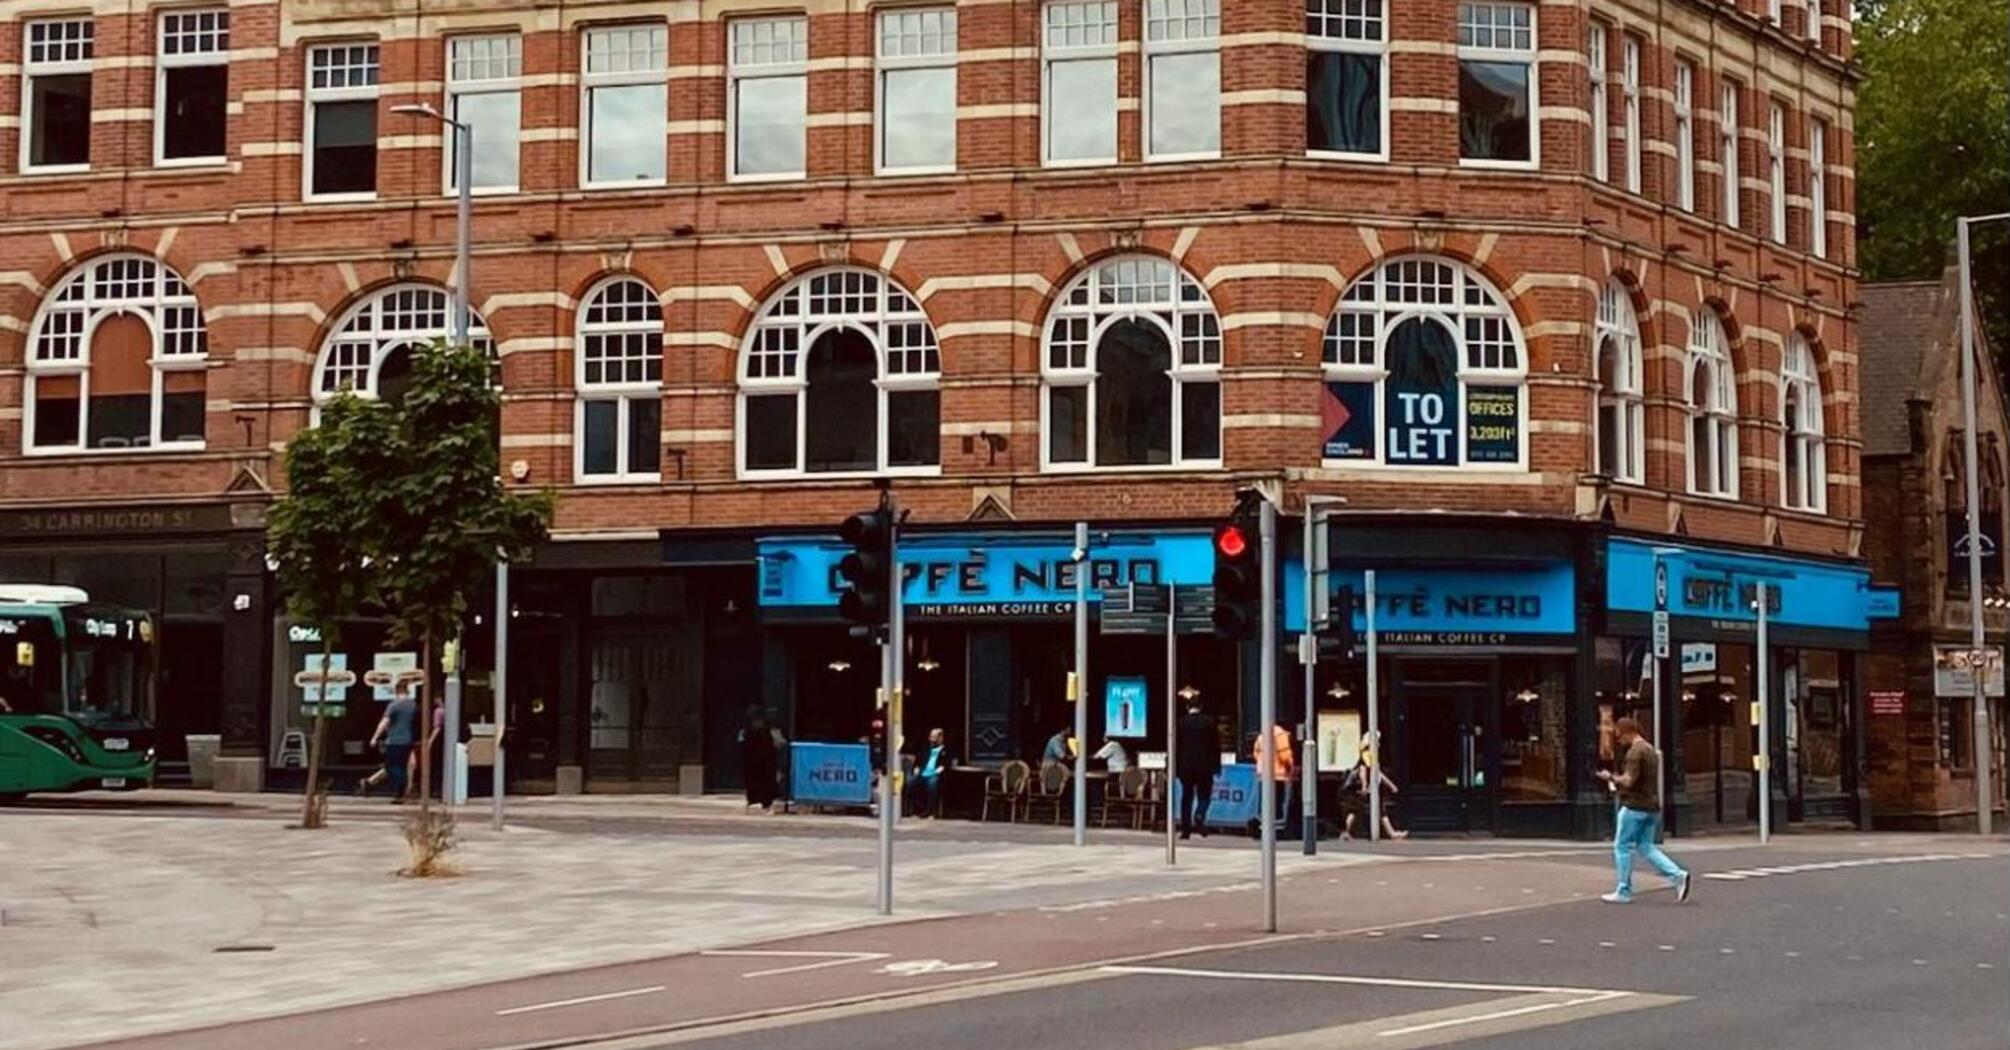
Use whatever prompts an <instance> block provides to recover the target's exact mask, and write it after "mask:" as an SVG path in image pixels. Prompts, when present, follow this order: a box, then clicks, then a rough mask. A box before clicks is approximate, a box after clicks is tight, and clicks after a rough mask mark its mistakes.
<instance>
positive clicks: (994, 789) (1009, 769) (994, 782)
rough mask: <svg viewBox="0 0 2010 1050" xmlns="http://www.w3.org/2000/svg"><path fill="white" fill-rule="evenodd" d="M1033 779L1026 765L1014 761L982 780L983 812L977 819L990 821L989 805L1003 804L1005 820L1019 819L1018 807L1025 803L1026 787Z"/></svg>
mask: <svg viewBox="0 0 2010 1050" xmlns="http://www.w3.org/2000/svg"><path fill="white" fill-rule="evenodd" d="M1032 779H1033V770H1032V768H1031V767H1029V766H1027V765H1026V763H1024V762H1021V761H1018V760H1017V759H1014V760H1013V761H1010V762H1007V763H1005V764H1004V765H1002V766H999V767H998V772H996V773H993V774H991V775H990V776H988V777H985V778H984V812H983V815H982V816H980V817H979V818H978V819H980V820H990V819H991V803H993V802H1002V803H1004V804H1005V819H1006V820H1007V821H1016V820H1018V819H1019V807H1020V806H1021V805H1024V804H1025V803H1026V785H1027V784H1028V783H1029V782H1030V781H1031V780H1032Z"/></svg>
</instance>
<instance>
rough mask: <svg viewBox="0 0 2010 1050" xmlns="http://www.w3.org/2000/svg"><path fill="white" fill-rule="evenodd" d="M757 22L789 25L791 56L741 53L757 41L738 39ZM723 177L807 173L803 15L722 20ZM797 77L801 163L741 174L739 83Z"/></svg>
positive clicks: (766, 178)
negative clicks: (795, 168) (755, 57)
mask: <svg viewBox="0 0 2010 1050" xmlns="http://www.w3.org/2000/svg"><path fill="white" fill-rule="evenodd" d="M760 25H772V26H775V27H776V28H780V27H782V26H788V27H790V30H791V33H792V34H793V35H792V37H791V39H790V40H789V41H788V47H789V49H790V51H791V52H792V57H785V58H782V59H780V60H772V59H770V60H766V61H750V60H748V59H746V58H744V57H743V53H744V52H743V49H751V48H753V47H755V46H757V45H755V44H753V43H752V42H745V41H742V40H740V39H739V38H740V36H741V35H742V34H743V33H744V32H751V31H752V30H753V29H754V28H755V27H757V26H760ZM726 34H727V37H726V181H727V182H794V181H798V180H801V179H803V178H805V177H807V176H808V174H809V163H810V121H809V117H810V114H809V89H808V85H809V75H810V59H809V47H810V43H809V41H810V20H809V19H808V18H807V17H805V16H803V15H776V16H771V17H761V18H735V19H733V20H731V21H729V22H728V23H727V24H726ZM785 77H800V78H802V80H803V84H804V90H803V128H802V132H803V167H802V169H801V170H798V171H780V172H756V173H752V174H742V173H741V171H740V170H739V169H740V158H739V141H740V85H741V84H742V83H745V82H747V81H749V80H768V79H782V78H785Z"/></svg>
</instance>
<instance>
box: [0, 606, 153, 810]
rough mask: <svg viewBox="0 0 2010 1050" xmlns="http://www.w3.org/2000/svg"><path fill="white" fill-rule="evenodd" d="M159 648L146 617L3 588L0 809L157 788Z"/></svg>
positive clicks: (0, 612) (0, 617)
mask: <svg viewBox="0 0 2010 1050" xmlns="http://www.w3.org/2000/svg"><path fill="white" fill-rule="evenodd" d="M153 648H154V625H153V620H152V619H151V618H150V617H148V615H147V614H146V613H144V612H141V611H139V610H135V609H125V608H120V607H118V606H113V605H104V604H100V603H96V602H93V601H91V600H90V597H89V596H88V595H86V594H85V593H84V592H83V591H81V590H78V589H77V588H75V587H54V586H43V585H27V584H0V801H9V802H11V801H18V800H19V799H20V798H21V797H22V796H24V795H26V794H28V793H30V792H54V791H85V790H91V789H100V788H104V789H112V790H127V791H131V790H137V789H139V788H143V787H147V786H148V785H150V784H152V783H153V779H154V740H153V726H152V725H151V724H150V723H149V722H148V721H147V715H148V714H149V713H150V712H151V711H152V710H153V696H152V688H153V685H152V683H153V674H152V662H153Z"/></svg>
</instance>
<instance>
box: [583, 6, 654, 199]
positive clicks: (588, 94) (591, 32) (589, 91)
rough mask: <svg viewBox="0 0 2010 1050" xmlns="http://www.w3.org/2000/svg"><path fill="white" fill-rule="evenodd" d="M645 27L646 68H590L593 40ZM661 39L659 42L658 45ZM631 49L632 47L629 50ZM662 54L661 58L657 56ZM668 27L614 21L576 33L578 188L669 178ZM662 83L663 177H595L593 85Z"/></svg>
mask: <svg viewBox="0 0 2010 1050" xmlns="http://www.w3.org/2000/svg"><path fill="white" fill-rule="evenodd" d="M638 30H640V31H644V32H647V33H648V34H649V38H648V47H647V51H646V52H645V53H646V55H647V57H648V61H649V62H650V63H651V64H650V65H648V66H647V67H646V68H629V69H622V70H612V71H607V70H602V71H595V70H594V69H593V58H592V54H593V40H594V39H595V38H596V37H600V36H603V35H610V34H615V33H633V32H636V31H638ZM659 42H660V45H659ZM628 53H632V51H630V52H628ZM659 55H660V56H661V57H660V59H659V58H658V56H659ZM669 83H670V27H669V26H667V25H665V24H663V23H661V22H616V23H612V24H609V25H599V26H588V27H586V28H585V29H583V30H581V31H580V34H579V188H580V189H584V190H605V189H627V188H632V187H636V186H661V185H663V184H664V183H665V182H666V181H667V180H668V178H669V174H670V161H669V139H668V136H669V119H670V89H669ZM659 85H660V86H662V87H663V119H664V143H663V150H664V161H663V177H661V178H645V179H598V180H596V179H594V178H593V177H592V176H593V92H594V89H596V88H621V87H652V86H659Z"/></svg>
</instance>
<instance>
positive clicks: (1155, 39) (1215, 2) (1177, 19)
mask: <svg viewBox="0 0 2010 1050" xmlns="http://www.w3.org/2000/svg"><path fill="white" fill-rule="evenodd" d="M1143 7H1144V22H1145V27H1144V29H1145V31H1144V43H1143V48H1144V61H1143V63H1142V65H1143V67H1144V68H1143V77H1142V80H1143V83H1142V85H1141V87H1140V91H1141V97H1140V99H1139V100H1138V113H1139V118H1140V119H1139V121H1138V131H1139V139H1140V140H1141V141H1140V143H1139V145H1140V147H1141V149H1142V150H1143V153H1144V158H1145V161H1146V162H1147V163H1163V162H1167V161H1182V160H1214V159H1217V158H1219V157H1220V156H1221V126H1222V115H1221V91H1220V87H1221V3H1220V0H1144V3H1143ZM1168 8H1176V10H1168ZM1196 18H1198V19H1201V20H1203V23H1207V22H1211V23H1213V25H1214V32H1213V33H1211V34H1210V33H1208V32H1207V31H1206V29H1205V28H1204V27H1203V29H1202V32H1201V35H1199V36H1195V37H1181V38H1178V39H1174V38H1171V37H1168V36H1162V35H1155V34H1160V33H1163V28H1162V27H1164V26H1167V25H1170V24H1172V23H1181V22H1186V21H1190V20H1192V19H1196ZM1181 28H1182V31H1184V26H1182V27H1181ZM1203 54H1211V55H1213V56H1214V61H1215V88H1216V90H1215V99H1214V127H1215V132H1214V134H1215V139H1214V141H1215V148H1214V149H1211V150H1189V151H1185V152H1167V153H1159V152H1156V151H1154V150H1153V149H1152V117H1153V114H1152V79H1153V77H1154V76H1156V74H1155V73H1154V69H1155V68H1156V67H1157V65H1158V63H1157V61H1156V60H1157V59H1159V58H1163V57H1167V56H1173V55H1203ZM1119 112H1121V107H1119ZM1121 137H1122V136H1121V132H1120V133H1119V138H1121Z"/></svg>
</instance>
